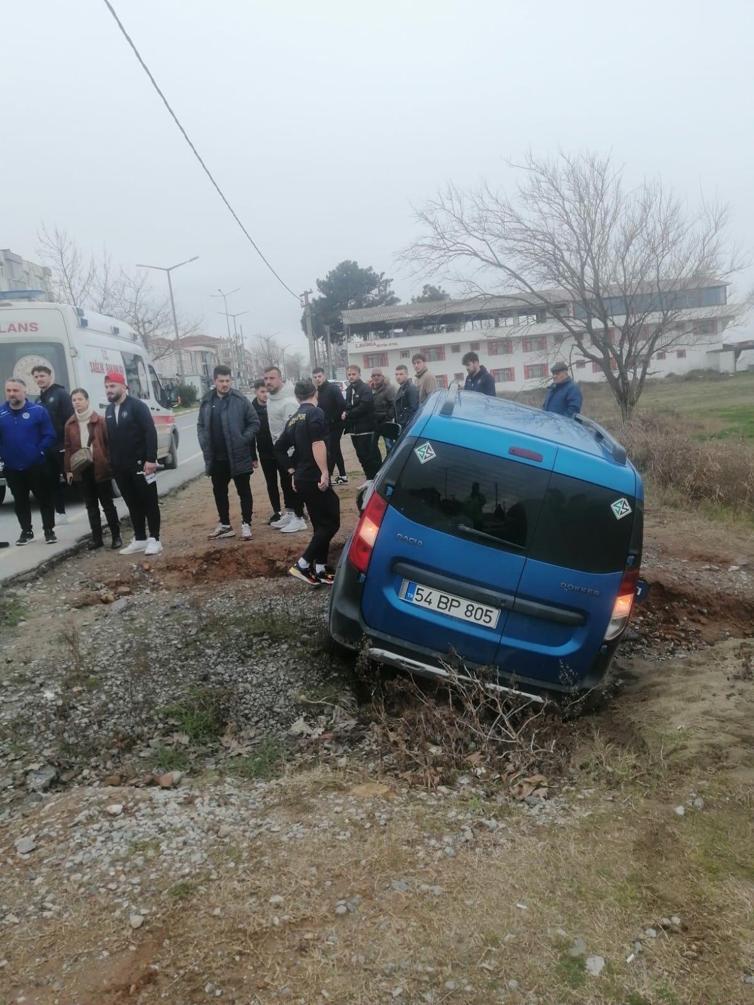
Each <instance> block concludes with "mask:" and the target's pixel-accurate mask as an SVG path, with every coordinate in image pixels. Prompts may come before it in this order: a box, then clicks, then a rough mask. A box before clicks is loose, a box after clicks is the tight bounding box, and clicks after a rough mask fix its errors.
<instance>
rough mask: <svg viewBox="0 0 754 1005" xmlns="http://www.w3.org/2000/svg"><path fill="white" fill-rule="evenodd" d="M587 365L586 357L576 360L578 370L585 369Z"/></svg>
mask: <svg viewBox="0 0 754 1005" xmlns="http://www.w3.org/2000/svg"><path fill="white" fill-rule="evenodd" d="M585 366H586V360H585V359H577V360H576V369H577V370H583V369H584V367H585Z"/></svg>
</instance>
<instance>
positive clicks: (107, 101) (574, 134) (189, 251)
mask: <svg viewBox="0 0 754 1005" xmlns="http://www.w3.org/2000/svg"><path fill="white" fill-rule="evenodd" d="M115 6H116V9H117V10H118V12H119V14H120V16H121V18H122V19H123V21H124V22H125V25H126V28H127V29H128V30H129V31H130V33H131V34H132V36H133V38H134V40H135V42H136V44H137V46H138V47H139V48H140V49H141V51H142V55H143V56H144V57H145V59H146V61H147V63H148V64H149V65H150V67H151V68H152V70H153V72H154V74H155V76H156V77H157V80H158V82H159V83H160V84H161V86H162V87H163V89H164V90H165V92H166V94H167V96H168V98H169V100H170V101H171V102H172V104H173V106H174V107H175V109H176V111H177V113H178V115H179V117H181V119H182V120H183V123H184V125H185V126H186V128H187V130H188V132H189V134H190V135H191V136H192V138H193V139H194V141H195V143H196V144H197V146H198V148H199V150H200V152H201V153H202V154H203V156H204V157H205V159H206V160H207V161H208V163H209V166H210V168H211V169H212V170H213V171H214V173H215V175H216V176H217V178H218V180H219V181H220V184H221V185H222V186H223V187H224V188H225V190H226V192H227V194H228V195H229V197H230V200H231V202H232V203H233V204H234V205H235V208H236V209H237V211H238V212H239V214H240V216H241V217H242V219H243V220H244V222H245V223H246V225H247V227H248V228H249V230H250V231H251V232H252V234H253V236H254V237H255V239H256V240H257V242H258V243H259V244H260V245H261V247H262V249H263V250H264V251H265V253H266V254H267V256H268V257H269V258H270V259H271V261H272V263H273V264H274V265H275V267H276V269H277V270H278V271H279V272H280V273H281V275H282V276H283V278H284V279H285V280H286V282H287V283H288V284H289V285H290V286H291V287H292V288H293V289H294V290H295V291H296V292H298V291H300V290H303V289H305V288H310V287H313V286H314V282H315V280H316V278H317V277H321V276H323V275H324V274H325V273H326V272H327V271H328V270H329V269H330V268H332V267H333V266H334V265H336V264H337V263H338V262H339V261H341V260H342V259H344V258H354V259H357V260H358V261H359V263H360V264H361V265H363V266H366V265H372V266H374V268H375V269H377V270H378V271H382V270H384V271H385V272H387V274H388V275H392V276H393V277H394V278H395V280H396V282H395V287H396V291H397V292H398V294H399V295H400V296H401V297H402V298H403V299H408V298H410V296H411V295H412V294H413V293H415V292H417V288H418V287H419V286H420V281H418V280H416V279H409V278H407V277H406V276H405V275H402V274H401V272H400V271H399V269H398V267H397V266H396V264H395V261H394V255H395V253H396V252H397V251H398V250H399V249H401V248H402V247H404V246H405V245H406V244H407V243H409V242H410V241H411V239H412V238H413V237H414V236H415V235H416V232H417V231H416V224H415V222H414V220H413V216H412V208H411V207H412V205H420V204H421V203H422V202H423V201H424V200H425V199H427V198H429V197H430V196H432V195H433V194H434V193H435V192H436V191H437V190H438V188H440V187H442V186H443V185H444V184H445V183H446V182H448V181H450V180H452V181H454V182H456V183H457V184H459V185H461V186H465V185H473V184H475V183H476V182H478V181H480V180H481V179H487V180H489V181H490V182H493V183H498V182H500V183H504V182H506V181H509V180H510V174H509V172H508V169H507V168H506V167H505V165H504V161H505V160H506V159H507V158H515V157H517V156H520V155H521V154H522V153H523V152H524V151H525V150H526V149H527V148H528V147H531V148H532V149H533V150H534V152H535V153H538V154H543V153H544V154H546V153H556V152H557V151H558V149H559V148H562V149H567V150H569V151H574V150H579V149H583V148H587V147H588V148H591V149H595V150H597V151H600V152H603V153H604V152H611V153H612V154H613V156H614V157H615V158H616V160H617V161H619V162H621V163H624V164H625V165H626V166H627V169H628V171H629V173H630V175H631V177H634V178H640V177H641V176H643V175H652V176H656V175H659V176H661V177H662V178H663V180H664V181H665V182H666V183H667V184H668V185H670V186H672V187H673V188H674V189H675V190H676V191H677V192H679V193H680V194H682V195H684V196H686V197H688V198H689V200H691V201H692V202H694V201H696V200H697V199H698V196H699V194H700V192H704V194H705V195H706V196H707V197H709V198H716V199H722V200H725V201H728V202H729V203H730V204H731V209H732V219H733V233H734V236H735V237H736V238H737V239H738V240H739V241H740V242H741V243H743V244H745V245H747V246H751V245H752V244H754V242H753V241H752V240H751V235H752V232H753V231H754V199H752V185H753V181H752V179H754V134H753V133H752V96H753V95H752V92H753V90H754V88H753V86H752V81H753V79H754V74H753V73H752V69H751V67H752V61H751V45H752V38H753V37H754V4H751V3H750V2H747V0H721V2H718V3H716V4H714V5H713V4H710V3H706V2H705V3H701V2H698V0H683V2H681V0H653V2H646V0H639V2H635V0H634V2H631V3H628V2H625V0H624V2H621V3H616V2H614V0H613V2H610V0H595V2H592V0H583V2H579V0H570V2H569V3H562V2H561V0H539V2H536V0H530V2H526V3H524V2H511V0H466V2H460V0H459V2H453V0H413V2H412V0H402V2H397V0H385V2H383V3H382V4H379V3H377V2H375V0H372V2H370V3H366V2H363V0H362V2H354V0H351V2H345V0H338V2H336V0H320V2H319V3H318V4H316V5H313V4H311V3H303V2H298V0H297V2H290V0H278V2H273V0H266V2H241V0H232V2H231V0H213V2H211V3H210V2H209V0H115ZM0 53H1V54H2V68H3V73H2V75H3V78H4V81H5V87H4V98H3V108H2V123H3V129H2V138H1V139H0V192H1V193H2V196H1V197H2V214H1V215H0V247H10V248H12V249H13V250H14V251H16V252H18V253H20V254H22V255H24V256H25V257H29V258H32V259H36V258H37V257H38V256H37V254H36V250H37V239H36V233H37V231H38V229H39V226H40V224H41V223H42V222H45V223H47V224H48V225H49V226H53V225H57V226H59V227H62V228H65V229H66V230H67V231H69V233H70V234H71V235H72V236H74V237H75V238H76V239H77V240H78V241H79V243H80V244H81V245H82V246H83V247H84V248H85V249H87V250H91V251H94V252H97V251H99V250H100V249H101V248H102V247H103V246H105V247H106V248H107V250H108V251H109V252H110V254H111V255H112V257H113V259H114V260H115V261H116V262H118V263H121V264H123V265H125V266H128V267H131V266H133V264H134V263H136V262H150V263H154V264H157V265H171V264H173V263H175V262H178V261H181V260H182V259H184V258H189V257H191V256H192V255H200V256H201V257H200V260H199V261H198V262H195V263H193V264H192V265H188V266H186V267H185V268H184V269H181V270H179V271H178V272H176V273H175V274H174V277H175V288H176V297H177V300H178V304H179V309H180V310H181V312H182V313H184V314H188V315H192V316H196V317H203V318H204V319H205V328H206V330H207V331H208V332H209V333H210V334H214V335H221V334H223V333H224V326H225V320H224V318H222V317H220V316H219V315H218V314H217V311H218V310H219V309H220V307H219V303H218V301H215V300H212V299H211V298H210V294H211V293H212V292H214V291H215V290H216V289H217V287H222V288H224V289H226V290H228V289H232V288H233V287H236V286H240V287H241V288H242V289H241V292H240V293H238V294H236V295H235V296H234V297H233V298H232V300H231V302H230V310H231V311H235V312H238V311H242V310H249V311H250V313H249V314H248V315H247V316H246V317H244V318H242V319H239V320H240V321H241V322H242V323H243V324H244V329H245V333H246V334H247V335H251V334H254V333H256V332H264V333H268V334H273V333H274V334H278V335H279V338H280V341H281V342H282V343H295V344H296V346H297V347H300V346H301V345H302V344H303V343H302V338H301V334H300V329H299V316H300V311H299V307H298V304H297V302H296V301H295V300H294V299H293V298H291V297H290V295H289V294H288V293H286V292H285V291H284V290H283V289H282V288H281V287H280V286H278V285H277V283H276V282H275V280H274V278H273V277H272V276H271V275H269V273H267V272H266V270H265V269H264V266H263V265H262V263H261V262H260V261H259V260H258V259H257V258H256V256H255V254H254V252H253V250H252V249H251V247H250V246H249V245H248V244H247V243H246V241H245V239H244V238H243V236H242V235H241V233H240V231H239V230H238V228H237V226H236V224H235V223H234V222H233V220H232V219H231V218H230V216H229V214H228V213H227V210H226V209H225V207H224V206H223V205H222V203H221V202H220V200H219V198H218V197H217V195H216V193H215V192H214V190H213V189H212V188H211V186H210V184H209V182H208V180H207V179H206V177H205V176H204V174H203V173H202V171H201V169H200V168H199V166H198V164H197V163H196V162H195V161H194V159H193V157H192V155H191V154H190V151H189V150H188V147H187V146H186V145H185V142H184V140H183V139H182V137H181V136H180V134H179V133H178V131H177V129H176V127H175V125H174V124H173V122H172V120H171V119H170V118H169V117H168V115H167V112H166V111H165V109H164V107H163V106H162V104H161V103H160V101H159V99H158V97H157V95H156V94H155V92H154V91H153V90H152V88H151V85H150V84H149V82H148V80H147V78H146V76H145V75H144V72H143V71H142V69H141V67H140V66H139V65H138V63H137V62H136V59H135V58H134V56H133V54H132V52H131V51H130V49H129V48H128V47H127V45H126V43H125V40H124V39H123V38H122V36H121V35H120V32H119V31H118V29H117V27H116V25H115V22H114V21H113V20H112V18H111V16H110V14H109V12H108V11H107V8H106V7H105V6H104V4H103V3H102V2H101V0H65V2H57V3H56V2H52V0H44V2H43V0H23V2H20V0H17V2H15V3H13V4H10V3H8V4H4V5H3V9H2V21H1V22H0ZM154 281H155V285H159V284H160V282H161V281H162V277H161V276H160V275H159V274H155V276H154Z"/></svg>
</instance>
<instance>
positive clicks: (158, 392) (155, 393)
mask: <svg viewBox="0 0 754 1005" xmlns="http://www.w3.org/2000/svg"><path fill="white" fill-rule="evenodd" d="M149 380H150V382H151V384H152V397H153V398H154V400H155V401H159V402H162V399H163V395H164V391H163V390H162V385H161V384H160V378H159V377H158V376H157V374H156V373H155V369H154V367H153V366H152V365H151V364H150V366H149Z"/></svg>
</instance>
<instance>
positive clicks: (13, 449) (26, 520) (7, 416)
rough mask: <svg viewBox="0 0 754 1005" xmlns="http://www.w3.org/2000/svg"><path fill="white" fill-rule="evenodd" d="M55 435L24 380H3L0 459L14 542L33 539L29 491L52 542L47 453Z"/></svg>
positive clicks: (51, 494) (51, 493) (51, 486)
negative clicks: (17, 531) (9, 499)
mask: <svg viewBox="0 0 754 1005" xmlns="http://www.w3.org/2000/svg"><path fill="white" fill-rule="evenodd" d="M56 442H57V437H56V436H55V428H54V426H53V424H52V421H51V419H50V416H49V415H48V414H47V409H46V408H45V407H44V406H43V405H35V404H32V402H30V401H29V399H28V398H27V397H26V384H25V383H24V381H23V380H19V379H17V378H15V377H10V378H9V379H8V380H6V382H5V404H4V405H2V406H0V461H2V463H3V466H4V474H5V478H6V481H7V482H8V486H9V488H10V490H11V492H12V493H13V507H14V509H15V511H16V517H17V519H18V523H19V525H20V527H21V536H20V537H19V539H18V540H17V541H16V544H28V543H29V541H33V540H34V531H33V529H32V524H31V504H30V502H29V493H30V492H33V493H34V498H35V499H36V500H37V502H38V503H39V511H40V513H41V515H42V527H43V529H44V535H45V541H46V543H47V544H55V543H56V542H57V538H56V537H55V501H54V498H55V496H54V493H55V486H54V484H53V482H52V479H51V478H50V468H49V464H48V461H47V452H48V451H49V450H50V449H51V448H52V447H54V446H55V444H56Z"/></svg>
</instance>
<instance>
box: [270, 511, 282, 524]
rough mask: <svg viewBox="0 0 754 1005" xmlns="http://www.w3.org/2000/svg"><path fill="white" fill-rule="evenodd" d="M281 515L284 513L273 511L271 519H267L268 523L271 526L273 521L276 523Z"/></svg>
mask: <svg viewBox="0 0 754 1005" xmlns="http://www.w3.org/2000/svg"><path fill="white" fill-rule="evenodd" d="M281 516H282V513H273V514H272V516H271V517H270V519H269V520H268V521H267V525H268V526H269V525H270V524H271V523H275V522H276V521H277V520H279V519H280V517H281Z"/></svg>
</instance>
